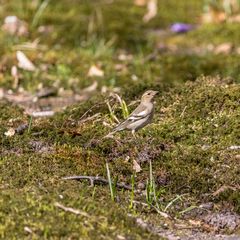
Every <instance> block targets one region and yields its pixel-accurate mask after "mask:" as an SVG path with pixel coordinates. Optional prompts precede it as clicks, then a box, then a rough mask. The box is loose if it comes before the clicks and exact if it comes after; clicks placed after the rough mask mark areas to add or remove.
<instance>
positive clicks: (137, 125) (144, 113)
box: [108, 90, 158, 137]
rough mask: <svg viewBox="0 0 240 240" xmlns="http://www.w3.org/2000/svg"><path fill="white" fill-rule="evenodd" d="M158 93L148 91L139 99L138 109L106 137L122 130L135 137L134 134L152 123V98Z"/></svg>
mask: <svg viewBox="0 0 240 240" xmlns="http://www.w3.org/2000/svg"><path fill="white" fill-rule="evenodd" d="M157 93H158V91H153V90H148V91H146V92H145V93H144V94H143V95H142V98H141V103H140V104H139V105H138V107H137V108H136V109H135V110H134V111H133V112H132V113H131V114H130V115H129V116H128V118H127V119H126V120H124V121H123V122H122V123H120V124H119V125H117V126H116V127H115V128H114V129H113V131H112V132H111V133H109V134H108V136H111V135H112V134H114V133H115V132H119V131H122V130H130V131H132V134H133V136H134V137H135V132H136V131H137V130H139V129H141V128H143V127H145V126H146V125H147V124H149V123H150V122H151V121H152V118H153V113H154V104H153V98H154V96H155V95H156V94H157Z"/></svg>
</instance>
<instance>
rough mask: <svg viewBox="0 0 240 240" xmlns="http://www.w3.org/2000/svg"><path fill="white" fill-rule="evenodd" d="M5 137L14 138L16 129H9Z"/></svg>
mask: <svg viewBox="0 0 240 240" xmlns="http://www.w3.org/2000/svg"><path fill="white" fill-rule="evenodd" d="M4 135H5V136H7V137H12V136H14V135H15V129H14V128H9V129H8V131H7V132H5V133H4Z"/></svg>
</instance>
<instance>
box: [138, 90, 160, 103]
mask: <svg viewBox="0 0 240 240" xmlns="http://www.w3.org/2000/svg"><path fill="white" fill-rule="evenodd" d="M157 93H158V91H153V90H148V91H146V92H145V93H144V94H143V95H142V99H141V101H142V102H151V101H152V100H153V98H154V96H155V95H156V94H157Z"/></svg>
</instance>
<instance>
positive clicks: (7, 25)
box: [2, 16, 28, 36]
mask: <svg viewBox="0 0 240 240" xmlns="http://www.w3.org/2000/svg"><path fill="white" fill-rule="evenodd" d="M2 30H3V31H5V32H7V33H9V34H11V35H17V36H26V35H28V25H27V24H26V23H25V22H24V21H22V20H20V19H18V17H16V16H7V17H6V18H5V19H4V24H3V26H2Z"/></svg>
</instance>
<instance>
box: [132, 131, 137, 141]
mask: <svg viewBox="0 0 240 240" xmlns="http://www.w3.org/2000/svg"><path fill="white" fill-rule="evenodd" d="M132 135H133V138H134V139H137V137H136V134H135V130H134V129H133V130H132Z"/></svg>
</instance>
